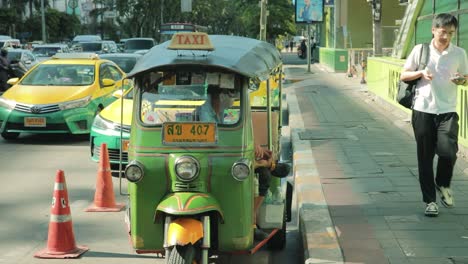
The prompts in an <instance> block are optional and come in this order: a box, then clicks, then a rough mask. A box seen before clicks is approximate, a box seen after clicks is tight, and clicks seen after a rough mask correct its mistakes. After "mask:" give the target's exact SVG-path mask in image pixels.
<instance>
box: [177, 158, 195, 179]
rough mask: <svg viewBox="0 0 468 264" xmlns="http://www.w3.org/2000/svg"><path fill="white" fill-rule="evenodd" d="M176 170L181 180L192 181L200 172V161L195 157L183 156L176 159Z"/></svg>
mask: <svg viewBox="0 0 468 264" xmlns="http://www.w3.org/2000/svg"><path fill="white" fill-rule="evenodd" d="M175 172H176V174H177V178H179V180H181V181H185V182H186V181H191V180H193V179H195V177H197V176H198V173H199V172H200V163H199V162H198V160H196V159H195V158H194V157H191V156H182V157H179V158H178V159H177V160H176V161H175Z"/></svg>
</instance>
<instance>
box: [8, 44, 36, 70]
mask: <svg viewBox="0 0 468 264" xmlns="http://www.w3.org/2000/svg"><path fill="white" fill-rule="evenodd" d="M7 58H8V60H9V61H10V62H11V63H15V62H18V61H20V62H21V63H22V64H23V65H24V66H25V67H26V69H28V70H29V69H31V68H32V67H34V65H36V64H38V63H39V60H38V59H37V57H36V56H35V55H34V54H33V53H32V52H31V51H30V50H26V49H8V55H7Z"/></svg>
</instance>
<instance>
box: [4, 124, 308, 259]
mask: <svg viewBox="0 0 468 264" xmlns="http://www.w3.org/2000/svg"><path fill="white" fill-rule="evenodd" d="M284 129H287V128H284ZM285 133H287V131H286V132H285ZM284 146H285V147H284V149H285V150H286V152H287V151H288V150H287V148H289V147H290V144H289V143H288V142H287V138H286V139H285V142H284ZM284 158H285V159H289V160H290V159H291V158H290V157H288V156H287V155H286V156H285V157H284ZM0 168H1V169H0V177H1V180H2V198H1V199H0V238H1V240H0V263H5V264H13V263H15V264H16V263H21V264H32V263H51V262H53V261H51V260H43V259H36V258H34V257H33V255H34V253H35V252H37V251H39V250H41V249H43V248H45V247H46V244H47V230H48V225H49V215H50V204H51V200H52V193H53V188H54V181H55V176H56V172H57V170H59V169H60V170H63V171H64V172H65V177H66V182H67V189H68V196H69V202H70V205H71V214H72V223H73V227H74V235H75V240H76V243H77V244H78V245H87V246H88V247H89V248H90V251H89V252H86V253H85V254H84V255H82V257H81V258H79V259H76V260H73V263H77V264H78V263H93V264H95V263H103V264H105V263H112V264H118V263H122V264H124V263H125V264H126V263H129V262H130V263H133V264H139V263H164V260H163V259H161V258H157V257H156V256H155V255H152V254H149V255H137V254H135V253H134V251H133V250H132V248H131V246H130V244H129V241H128V237H127V234H126V232H125V231H126V229H125V224H124V212H117V213H87V212H84V209H85V208H87V207H88V206H89V205H91V203H92V201H93V198H94V192H95V189H94V188H95V187H94V186H95V183H96V175H97V164H96V163H94V162H92V161H91V160H90V158H89V141H88V138H87V137H70V136H66V135H31V134H25V135H21V136H20V138H19V139H18V140H16V141H12V142H7V141H5V140H3V139H0ZM113 184H114V193H115V196H116V200H117V202H123V203H124V202H125V201H126V198H125V197H124V196H120V195H119V181H118V180H117V179H113ZM122 187H123V190H125V181H124V182H123V185H122ZM295 204H296V203H294V205H295ZM295 213H296V209H295V208H293V215H294V218H293V221H292V222H291V223H289V224H288V226H287V229H288V232H287V240H288V243H287V246H286V249H285V250H282V251H278V252H269V251H267V250H261V251H259V252H257V254H255V255H252V256H220V257H219V258H217V259H213V263H236V264H237V263H245V264H249V263H260V264H267V263H268V264H282V263H301V262H302V247H301V246H302V243H301V241H300V237H301V236H300V235H299V232H298V222H297V217H295ZM55 262H60V260H58V261H55ZM64 262H66V263H69V262H70V261H67V260H65V261H64Z"/></svg>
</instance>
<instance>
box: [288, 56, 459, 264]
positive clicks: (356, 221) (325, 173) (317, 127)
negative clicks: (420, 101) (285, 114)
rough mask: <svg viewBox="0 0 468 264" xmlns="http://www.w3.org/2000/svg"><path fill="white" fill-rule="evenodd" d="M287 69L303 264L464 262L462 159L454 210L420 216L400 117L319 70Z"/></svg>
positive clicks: (338, 76) (339, 76)
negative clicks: (435, 215) (289, 81)
mask: <svg viewBox="0 0 468 264" xmlns="http://www.w3.org/2000/svg"><path fill="white" fill-rule="evenodd" d="M283 57H284V58H285V60H286V61H287V60H288V58H290V59H293V58H294V56H293V54H284V55H283ZM286 68H287V69H286V72H287V74H286V78H290V79H293V80H295V81H298V82H295V83H293V84H290V85H289V86H287V87H286V89H285V91H286V96H287V99H288V104H289V111H290V116H289V117H290V129H291V137H292V145H293V153H294V154H293V155H294V163H295V165H294V167H295V181H296V194H297V196H298V204H299V206H300V209H299V210H300V215H301V216H300V221H301V223H302V224H301V230H302V235H303V237H304V238H305V239H304V243H305V258H306V261H305V263H349V264H351V263H353V264H357V263H365V264H374V263H378V264H385V263H391V264H407V263H408V264H409V263H411V264H416V263H421V264H422V263H424V264H427V263H430V264H432V263H434V264H436V263H437V264H449V263H450V264H453V263H468V203H467V202H468V176H467V174H466V168H467V167H468V166H467V165H468V163H467V162H466V160H465V159H464V158H463V157H462V156H460V158H459V160H458V161H457V166H456V170H455V176H454V179H453V189H454V192H455V193H454V195H455V199H456V206H455V208H453V209H446V208H444V207H441V208H440V215H439V217H437V218H428V217H425V216H424V208H425V205H424V204H423V203H422V201H421V194H420V190H419V183H418V179H417V162H416V149H415V143H414V139H413V135H412V131H411V127H410V124H409V123H408V114H407V113H405V112H403V111H401V110H400V109H397V108H395V107H394V106H391V105H389V104H387V103H385V102H382V101H381V100H378V98H375V96H373V95H372V94H370V93H369V92H368V90H367V87H366V86H365V85H361V84H359V81H360V79H359V78H356V77H355V78H347V77H346V76H345V74H344V73H331V72H328V71H327V69H326V68H324V67H323V65H320V64H314V65H312V73H307V72H306V67H305V66H301V65H295V66H291V65H289V66H287V67H286ZM300 80H302V81H300Z"/></svg>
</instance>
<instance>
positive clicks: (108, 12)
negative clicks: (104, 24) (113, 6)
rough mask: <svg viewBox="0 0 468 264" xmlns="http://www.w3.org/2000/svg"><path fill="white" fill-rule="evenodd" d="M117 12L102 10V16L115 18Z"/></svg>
mask: <svg viewBox="0 0 468 264" xmlns="http://www.w3.org/2000/svg"><path fill="white" fill-rule="evenodd" d="M116 16H117V13H116V12H115V11H104V14H103V17H104V18H115V17H116Z"/></svg>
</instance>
